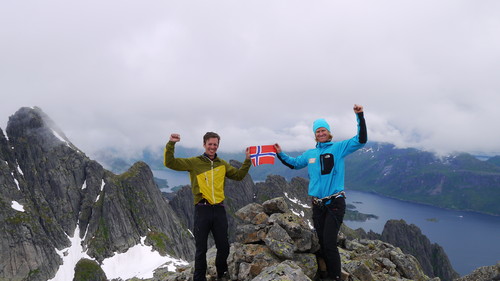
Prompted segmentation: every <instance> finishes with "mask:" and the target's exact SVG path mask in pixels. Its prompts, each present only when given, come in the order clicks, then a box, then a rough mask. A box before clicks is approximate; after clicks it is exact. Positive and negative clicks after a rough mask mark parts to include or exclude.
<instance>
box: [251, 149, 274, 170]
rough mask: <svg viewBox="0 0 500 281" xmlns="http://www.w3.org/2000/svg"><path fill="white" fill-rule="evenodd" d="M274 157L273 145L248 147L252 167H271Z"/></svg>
mask: <svg viewBox="0 0 500 281" xmlns="http://www.w3.org/2000/svg"><path fill="white" fill-rule="evenodd" d="M275 157H276V148H274V145H257V146H250V160H251V161H252V165H254V166H258V165H262V164H271V165H273V164H274V158H275Z"/></svg>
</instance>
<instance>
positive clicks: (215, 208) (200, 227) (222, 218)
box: [193, 203, 229, 281]
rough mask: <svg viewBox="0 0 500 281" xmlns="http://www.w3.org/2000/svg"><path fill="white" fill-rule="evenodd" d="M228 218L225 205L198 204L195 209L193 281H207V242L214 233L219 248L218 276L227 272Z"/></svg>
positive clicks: (216, 260)
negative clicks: (210, 234)
mask: <svg viewBox="0 0 500 281" xmlns="http://www.w3.org/2000/svg"><path fill="white" fill-rule="evenodd" d="M227 227H228V224H227V217H226V210H225V208H224V205H222V204H217V205H210V204H208V203H206V204H197V205H195V208H194V239H195V243H196V254H195V260H194V276H193V281H206V280H207V279H206V272H207V240H208V235H209V233H210V232H212V235H213V237H214V240H215V247H216V248H217V256H216V257H215V267H216V268H217V275H218V276H222V275H223V274H224V272H227V257H228V256H229V241H228V234H227Z"/></svg>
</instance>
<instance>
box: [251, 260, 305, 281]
mask: <svg viewBox="0 0 500 281" xmlns="http://www.w3.org/2000/svg"><path fill="white" fill-rule="evenodd" d="M310 280H311V279H310V278H309V277H307V276H306V275H305V274H304V272H302V269H301V268H300V267H299V266H298V265H297V264H295V263H294V262H293V261H289V260H287V261H284V262H282V263H280V264H278V265H274V266H271V267H268V268H266V269H265V270H263V271H262V272H261V273H260V274H259V275H258V276H257V277H255V278H254V279H252V281H310Z"/></svg>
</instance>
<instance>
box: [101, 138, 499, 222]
mask: <svg viewBox="0 0 500 281" xmlns="http://www.w3.org/2000/svg"><path fill="white" fill-rule="evenodd" d="M202 152H203V151H202V150H197V149H186V148H183V147H182V146H181V145H178V146H177V148H176V156H177V157H189V156H194V155H198V154H200V153H202ZM287 153H288V152H287ZM300 153H301V152H290V153H289V154H290V155H292V156H296V155H300ZM119 155H120V154H118V153H112V152H111V151H107V150H104V151H102V152H101V153H99V154H98V155H97V160H99V161H100V162H101V163H103V164H104V165H105V166H107V167H108V168H109V169H111V170H112V171H114V172H122V171H124V170H125V169H127V168H128V167H130V165H131V164H132V163H134V162H135V161H144V162H146V163H148V165H149V166H150V167H151V168H152V169H156V170H161V169H165V170H167V168H165V167H164V166H163V147H159V148H158V149H157V150H156V151H152V150H145V151H144V152H143V155H142V157H139V158H136V159H123V158H120V157H119ZM219 156H220V157H222V158H223V159H226V160H230V159H234V160H237V161H243V159H244V154H242V153H224V152H221V153H220V155H219ZM250 175H251V176H252V178H253V179H254V181H256V182H259V181H265V180H266V178H267V177H268V176H269V175H280V176H282V177H284V178H285V179H287V180H291V179H292V178H294V177H303V178H306V179H307V178H308V175H307V169H302V170H291V169H289V168H288V167H286V166H284V165H282V164H281V163H280V161H279V160H277V159H276V163H275V164H274V165H261V166H257V167H252V168H251V169H250ZM166 180H167V182H166V183H165V182H163V183H162V182H158V183H159V185H160V186H161V185H162V184H163V185H168V178H167V179H166ZM171 187H172V186H171ZM349 189H352V190H359V191H367V192H374V193H378V194H381V195H385V196H388V197H392V198H396V199H401V200H405V201H411V202H417V203H422V204H428V205H433V206H437V207H441V208H447V209H455V210H464V211H474V212H480V213H486V214H493V215H500V204H498V200H497V199H498V198H500V156H495V157H491V158H489V159H487V160H480V159H478V158H477V157H475V156H473V155H471V154H467V153H455V154H450V155H448V156H443V157H440V156H437V155H435V154H434V153H431V152H427V151H422V150H418V149H415V148H404V149H401V148H397V147H395V146H394V145H392V144H387V143H376V142H369V143H368V144H367V145H366V146H365V147H364V148H363V149H361V150H359V151H357V152H355V153H353V154H352V155H350V156H348V157H347V159H346V190H349Z"/></svg>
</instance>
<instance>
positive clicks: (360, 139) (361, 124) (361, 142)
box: [341, 112, 368, 156]
mask: <svg viewBox="0 0 500 281" xmlns="http://www.w3.org/2000/svg"><path fill="white" fill-rule="evenodd" d="M356 119H357V120H358V133H357V134H356V135H355V136H354V137H352V138H351V139H348V140H345V141H343V142H341V144H342V154H343V155H344V156H345V155H348V154H350V153H353V152H354V151H356V150H358V149H360V148H362V147H363V146H365V144H366V142H367V141H368V133H367V130H366V122H365V118H364V115H363V112H360V113H357V114H356Z"/></svg>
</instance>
